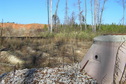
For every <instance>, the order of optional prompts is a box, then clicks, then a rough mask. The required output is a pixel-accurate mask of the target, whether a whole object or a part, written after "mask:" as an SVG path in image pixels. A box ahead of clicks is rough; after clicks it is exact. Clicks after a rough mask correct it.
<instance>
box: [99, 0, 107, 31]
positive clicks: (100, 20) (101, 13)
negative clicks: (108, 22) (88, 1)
mask: <svg viewBox="0 0 126 84" xmlns="http://www.w3.org/2000/svg"><path fill="white" fill-rule="evenodd" d="M106 1H107V0H104V1H103V5H102V7H101V12H100V18H99V29H100V27H101V23H102V16H103V12H104V9H105V3H106Z"/></svg>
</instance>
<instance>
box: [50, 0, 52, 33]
mask: <svg viewBox="0 0 126 84" xmlns="http://www.w3.org/2000/svg"><path fill="white" fill-rule="evenodd" d="M50 32H52V0H50Z"/></svg>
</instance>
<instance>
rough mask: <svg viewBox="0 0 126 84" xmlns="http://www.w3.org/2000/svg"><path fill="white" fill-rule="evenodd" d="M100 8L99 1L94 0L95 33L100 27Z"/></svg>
mask: <svg viewBox="0 0 126 84" xmlns="http://www.w3.org/2000/svg"><path fill="white" fill-rule="evenodd" d="M98 7H99V0H94V25H93V32H96V27H97V25H98V15H99V13H98V9H99V8H98Z"/></svg>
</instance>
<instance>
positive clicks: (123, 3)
mask: <svg viewBox="0 0 126 84" xmlns="http://www.w3.org/2000/svg"><path fill="white" fill-rule="evenodd" d="M122 5H123V25H125V0H122Z"/></svg>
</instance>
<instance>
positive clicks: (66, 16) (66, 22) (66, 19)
mask: <svg viewBox="0 0 126 84" xmlns="http://www.w3.org/2000/svg"><path fill="white" fill-rule="evenodd" d="M68 18H69V17H68V0H66V7H65V20H64V24H68Z"/></svg>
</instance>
